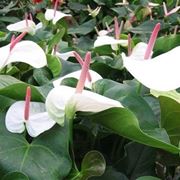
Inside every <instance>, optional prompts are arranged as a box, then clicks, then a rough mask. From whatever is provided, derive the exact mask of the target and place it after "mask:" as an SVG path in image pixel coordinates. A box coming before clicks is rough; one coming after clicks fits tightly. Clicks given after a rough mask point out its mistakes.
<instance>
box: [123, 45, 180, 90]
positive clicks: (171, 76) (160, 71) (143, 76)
mask: <svg viewBox="0 0 180 180" xmlns="http://www.w3.org/2000/svg"><path fill="white" fill-rule="evenodd" d="M146 48H147V44H145V43H139V44H137V46H136V47H135V48H134V49H133V52H132V54H131V56H129V57H128V56H126V55H125V54H124V53H122V58H123V64H124V66H125V67H126V69H127V70H128V71H129V72H130V73H131V74H132V75H133V76H134V77H135V78H136V79H137V80H138V81H139V82H141V83H142V84H143V85H145V86H146V87H148V88H150V89H154V90H157V91H170V90H173V89H177V88H179V87H180V78H179V77H180V71H179V67H180V59H179V57H180V46H178V47H176V48H174V49H172V50H170V51H168V52H166V53H164V54H161V55H159V56H157V57H155V58H149V59H146V60H145V59H144V54H145V51H146Z"/></svg>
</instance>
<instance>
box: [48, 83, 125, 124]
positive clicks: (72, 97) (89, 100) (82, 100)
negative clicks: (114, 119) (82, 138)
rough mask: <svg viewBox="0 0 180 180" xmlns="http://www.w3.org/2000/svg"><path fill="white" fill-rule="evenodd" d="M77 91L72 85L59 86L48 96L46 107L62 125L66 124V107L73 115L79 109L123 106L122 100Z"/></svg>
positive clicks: (71, 115) (85, 91)
mask: <svg viewBox="0 0 180 180" xmlns="http://www.w3.org/2000/svg"><path fill="white" fill-rule="evenodd" d="M75 91H76V89H75V88H72V87H68V86H59V87H55V88H54V89H52V90H51V91H50V93H49V94H48V96H47V99H46V109H47V111H48V113H49V116H50V117H51V118H52V119H53V120H55V121H56V122H58V123H59V124H60V125H63V124H64V116H65V108H66V109H67V111H66V113H67V114H66V115H67V116H68V117H73V116H74V113H75V112H77V111H82V112H100V111H103V110H106V109H109V108H112V107H123V106H122V105H121V103H120V102H118V101H116V100H113V99H110V98H107V97H104V96H102V95H100V94H97V93H94V92H91V91H87V90H83V92H82V93H81V94H80V93H75Z"/></svg>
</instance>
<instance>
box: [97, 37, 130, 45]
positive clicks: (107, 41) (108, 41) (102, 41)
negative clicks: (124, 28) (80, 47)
mask: <svg viewBox="0 0 180 180" xmlns="http://www.w3.org/2000/svg"><path fill="white" fill-rule="evenodd" d="M118 44H120V45H121V46H127V45H128V41H127V40H117V39H114V37H111V36H107V35H106V36H98V37H97V39H96V41H95V42H94V47H99V46H104V45H111V46H114V45H116V46H117V45H118Z"/></svg>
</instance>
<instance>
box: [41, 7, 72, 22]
mask: <svg viewBox="0 0 180 180" xmlns="http://www.w3.org/2000/svg"><path fill="white" fill-rule="evenodd" d="M64 17H71V15H70V14H65V13H63V12H60V11H55V10H54V9H47V10H46V12H45V18H46V20H48V21H50V20H52V22H53V24H56V23H57V22H58V21H59V20H60V19H62V18H64Z"/></svg>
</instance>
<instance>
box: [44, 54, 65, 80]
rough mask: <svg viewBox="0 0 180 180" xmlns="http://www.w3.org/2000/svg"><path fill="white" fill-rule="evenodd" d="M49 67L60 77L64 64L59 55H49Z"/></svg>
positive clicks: (54, 75) (55, 75)
mask: <svg viewBox="0 0 180 180" xmlns="http://www.w3.org/2000/svg"><path fill="white" fill-rule="evenodd" d="M47 62H48V68H49V69H50V70H51V72H52V74H53V77H54V78H55V77H58V76H59V75H60V73H61V70H62V65H61V62H60V60H59V59H58V57H56V56H53V55H51V54H48V55H47Z"/></svg>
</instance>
